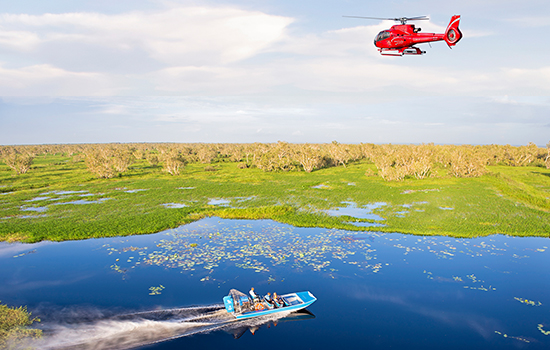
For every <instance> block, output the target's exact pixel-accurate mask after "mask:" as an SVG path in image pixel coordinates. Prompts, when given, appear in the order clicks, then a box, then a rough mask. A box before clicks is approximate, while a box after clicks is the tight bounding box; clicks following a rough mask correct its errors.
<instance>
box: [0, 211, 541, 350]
mask: <svg viewBox="0 0 550 350" xmlns="http://www.w3.org/2000/svg"><path fill="white" fill-rule="evenodd" d="M549 245H550V241H549V239H547V238H514V237H507V236H501V235H499V236H491V237H483V238H476V239H455V238H449V237H423V236H412V235H403V234H397V233H393V234H386V233H373V232H364V233H361V232H359V233H358V232H349V231H342V230H329V229H319V228H295V227H292V226H289V225H284V224H280V223H276V222H274V221H270V220H258V221H251V220H224V219H219V218H207V219H203V220H200V221H197V222H195V223H192V224H188V225H184V226H181V227H179V228H177V229H172V230H167V231H163V232H160V233H157V234H151V235H141V236H131V237H116V238H104V239H90V240H85V241H70V242H61V243H53V242H41V243H37V244H30V245H28V244H8V243H1V244H0V281H2V283H1V284H0V300H1V301H2V303H7V304H9V305H14V306H17V305H27V306H28V308H29V310H30V311H32V312H33V315H34V316H38V317H40V318H41V320H42V321H41V322H40V323H39V326H40V327H41V328H43V329H44V330H45V337H44V338H45V340H43V341H44V343H39V344H38V345H36V346H37V347H39V348H42V347H43V348H59V344H60V338H63V342H62V344H64V346H67V348H75V346H76V345H78V343H79V342H86V341H90V339H87V338H86V337H91V336H90V334H93V335H94V336H103V337H106V338H110V341H112V342H114V343H115V344H117V343H116V342H117V341H119V339H118V338H117V334H116V332H115V330H117V329H119V328H120V329H123V330H124V331H127V330H128V329H130V331H131V329H132V327H138V328H137V329H139V334H140V336H141V335H143V333H146V332H144V331H143V329H145V330H155V331H156V333H155V335H154V336H152V337H151V338H147V339H145V340H143V341H142V340H139V339H137V338H138V337H137V336H135V338H136V339H135V342H132V341H129V342H128V341H127V339H126V341H125V342H124V343H120V345H119V346H116V347H115V348H124V347H126V348H128V347H129V348H132V347H133V348H139V349H183V348H201V349H218V348H226V349H242V348H243V347H244V348H256V347H258V346H260V344H261V347H262V349H283V348H284V349H288V348H291V349H334V348H339V349H342V348H345V349H387V348H399V349H425V348H443V347H444V348H445V349H461V350H463V349H464V348H465V347H470V348H484V349H517V348H522V349H547V348H549V347H550V333H548V331H549V330H550V297H549V295H550V294H549V290H550V272H549V271H550V270H549V269H548V268H547V266H548V265H549V263H550V254H549V250H548V247H549ZM251 286H254V287H255V289H256V291H257V292H260V293H267V292H278V293H280V294H284V293H288V292H294V291H305V290H309V291H311V292H312V293H313V294H314V295H315V296H316V297H317V299H318V300H317V301H316V302H315V303H314V304H313V305H312V306H310V307H309V308H308V310H309V311H310V312H311V314H310V315H306V317H301V318H296V317H295V318H290V319H289V318H284V319H279V320H274V319H269V320H264V321H265V322H264V321H262V322H259V321H258V322H257V323H254V324H252V323H243V324H240V325H237V324H232V325H231V326H224V324H225V323H224V322H227V320H230V318H226V316H228V315H223V314H222V313H223V310H220V309H219V308H220V305H221V303H222V298H223V296H225V295H227V293H228V292H229V290H230V289H231V288H236V289H239V290H241V291H244V292H247V291H248V290H249V289H250V287H251ZM193 307H196V309H193ZM207 308H214V309H218V311H215V312H218V313H217V314H216V315H217V316H216V317H217V318H216V319H215V320H214V321H212V320H208V322H204V323H200V324H199V323H195V324H193V327H195V325H197V327H198V328H193V330H192V331H189V330H181V329H180V325H181V324H182V322H183V321H182V319H183V317H184V316H182V315H183V313H186V312H190V311H189V310H195V311H193V312H194V313H193V315H194V316H193V317H195V316H197V315H198V316H199V317H202V316H201V315H202V314H201V313H204V314H207V313H208V312H212V311H207ZM163 310H177V311H176V314H177V315H172V314H170V315H166V314H165V313H163V312H164V311H163ZM180 310H182V311H180ZM196 310H198V311H196ZM133 313H142V314H139V315H140V316H139V317H134V316H131V317H128V316H125V317H126V318H122V319H121V318H120V315H128V314H133ZM152 314H154V315H161V314H162V315H164V316H162V317H163V318H162V320H157V319H155V320H154V322H152V321H150V320H146V322H145V321H143V320H142V316H141V315H152ZM186 315H187V314H186ZM176 316H177V317H176ZM147 317H149V316H147ZM147 317H145V318H147ZM155 317H157V316H155ZM178 317H179V318H178ZM185 317H187V316H185ZM138 320H139V322H141V323H139V322H138ZM147 322H150V323H147ZM138 323H139V324H138ZM136 324H137V325H136ZM117 327H119V328H117ZM139 327H143V328H139ZM170 327H171V328H170ZM201 327H202V328H201ZM168 328H170V329H171V330H167V329H168ZM105 329H109V330H110V331H112V332H113V333H114V334H110V333H109V332H106V331H105ZM243 329H244V331H245V332H244V334H240V333H242V330H243ZM247 329H248V330H247ZM251 331H253V332H254V335H252V333H251ZM94 332H95V333H94ZM130 334H132V333H130ZM136 334H137V333H136ZM56 337H57V338H56ZM132 337H134V335H132V336H130V338H132ZM234 337H238V339H234ZM120 338H122V337H120ZM126 338H128V337H126ZM67 339H69V340H67ZM71 341H72V342H73V343H71ZM152 341H154V343H152V344H150V343H151V342H152ZM52 344H54V345H52ZM55 344H57V345H55ZM75 344H76V345H75ZM112 344H113V343H111V345H110V346H112ZM128 344H129V345H128ZM96 345H97V343H96ZM82 348H86V347H82Z"/></svg>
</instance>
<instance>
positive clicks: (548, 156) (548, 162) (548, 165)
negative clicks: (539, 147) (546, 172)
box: [544, 142, 550, 169]
mask: <svg viewBox="0 0 550 350" xmlns="http://www.w3.org/2000/svg"><path fill="white" fill-rule="evenodd" d="M546 153H547V154H546V158H545V159H544V164H546V169H550V142H548V143H547V144H546Z"/></svg>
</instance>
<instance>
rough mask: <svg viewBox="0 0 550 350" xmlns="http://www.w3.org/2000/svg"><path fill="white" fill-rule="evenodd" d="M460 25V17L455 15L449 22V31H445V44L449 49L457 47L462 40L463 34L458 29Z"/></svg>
mask: <svg viewBox="0 0 550 350" xmlns="http://www.w3.org/2000/svg"><path fill="white" fill-rule="evenodd" d="M459 24H460V15H454V16H453V17H451V21H450V22H449V25H448V26H447V29H446V30H445V36H444V39H445V42H446V43H447V45H449V47H452V46H455V45H456V43H458V42H459V41H460V39H462V32H461V31H460V29H458V25H459Z"/></svg>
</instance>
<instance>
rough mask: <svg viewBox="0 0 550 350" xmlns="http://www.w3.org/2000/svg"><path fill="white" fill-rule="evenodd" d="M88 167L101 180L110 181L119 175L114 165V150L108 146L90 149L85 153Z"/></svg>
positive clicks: (97, 146)
mask: <svg viewBox="0 0 550 350" xmlns="http://www.w3.org/2000/svg"><path fill="white" fill-rule="evenodd" d="M85 154H86V167H87V168H88V170H89V171H90V172H92V173H94V174H96V175H97V176H98V177H99V178H102V179H110V178H113V177H115V175H116V174H117V172H116V170H115V168H114V166H113V164H114V159H113V149H112V148H111V147H109V146H106V145H96V147H93V146H92V147H90V148H89V149H88V150H86V152H85Z"/></svg>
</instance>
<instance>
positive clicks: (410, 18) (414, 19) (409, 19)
mask: <svg viewBox="0 0 550 350" xmlns="http://www.w3.org/2000/svg"><path fill="white" fill-rule="evenodd" d="M342 17H348V18H363V19H379V20H383V21H396V22H401V23H405V22H407V21H420V20H429V19H430V18H429V17H428V16H417V17H400V18H381V17H363V16H342Z"/></svg>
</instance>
